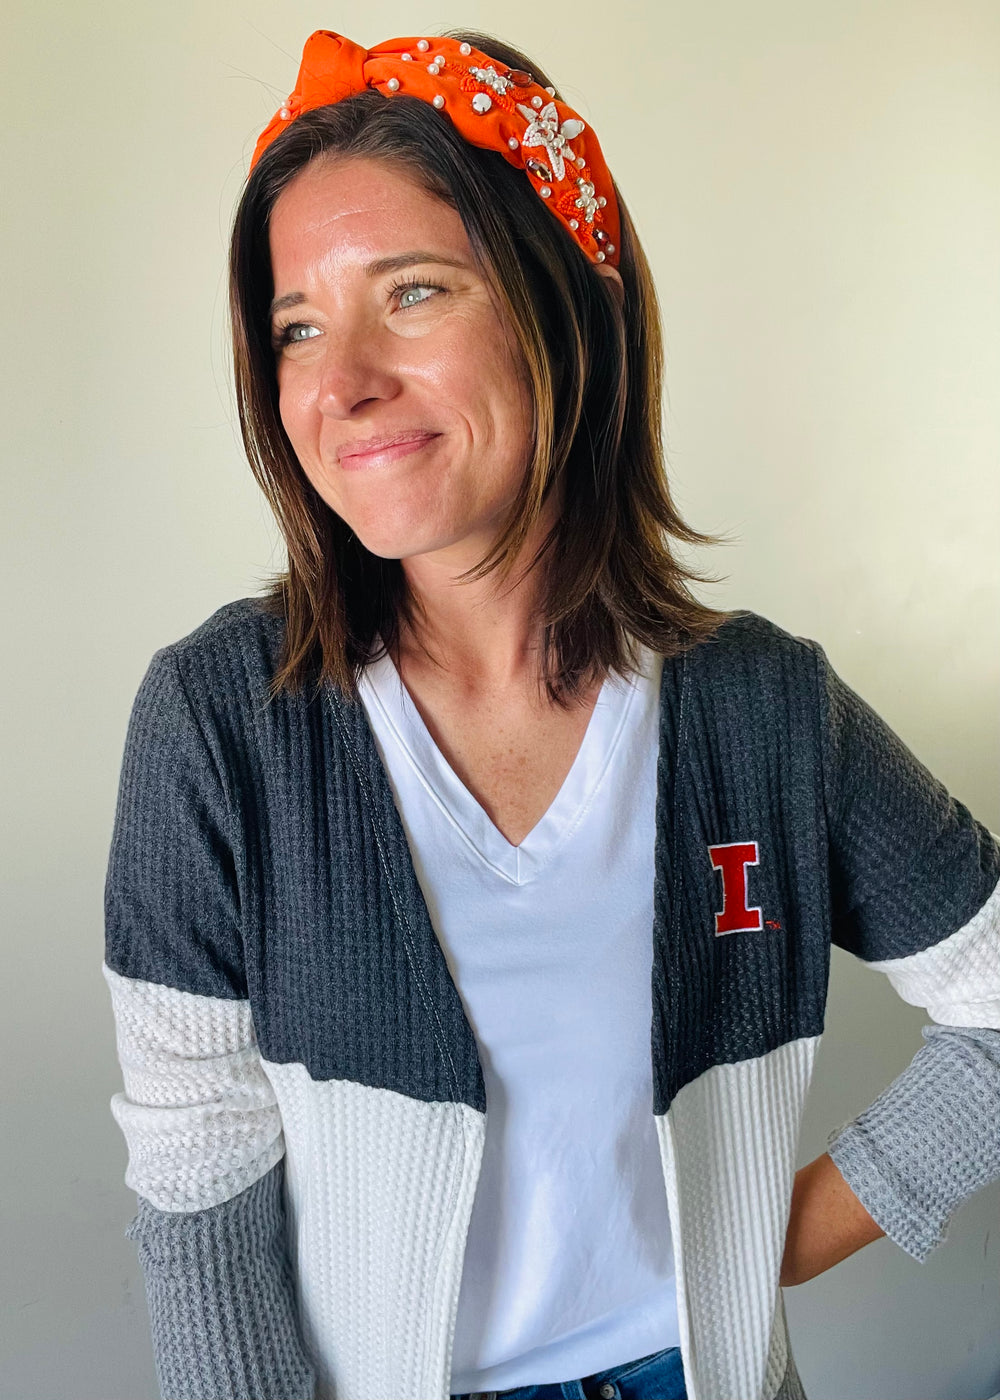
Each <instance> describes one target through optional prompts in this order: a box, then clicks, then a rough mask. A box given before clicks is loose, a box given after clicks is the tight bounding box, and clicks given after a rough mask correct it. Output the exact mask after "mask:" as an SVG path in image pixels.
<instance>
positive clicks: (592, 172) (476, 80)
mask: <svg viewBox="0 0 1000 1400" xmlns="http://www.w3.org/2000/svg"><path fill="white" fill-rule="evenodd" d="M366 88H377V90H378V91H379V92H381V93H384V94H385V96H386V97H392V96H393V95H394V94H395V93H406V94H407V95H408V96H410V97H419V98H421V99H422V100H423V101H424V102H429V103H430V105H431V106H432V107H436V108H437V109H438V111H442V112H444V113H445V114H446V115H447V116H448V117H450V118H451V120H452V122H453V123H454V125H455V126H456V127H457V128H458V130H459V132H460V133H461V134H462V136H464V137H465V139H466V140H467V141H469V142H470V143H471V144H472V145H473V146H482V147H483V148H484V149H486V150H490V151H499V152H500V154H501V155H502V156H503V157H504V158H505V159H506V160H508V161H509V162H510V164H511V165H514V166H517V168H518V169H520V170H524V171H525V173H526V174H527V175H528V178H529V179H530V181H531V184H532V186H533V188H534V189H535V191H536V192H537V193H538V195H539V196H540V197H541V198H542V199H543V200H544V201H545V203H546V205H547V207H548V208H549V209H550V210H551V211H552V213H553V214H554V215H555V216H556V218H557V219H558V220H559V222H560V223H561V224H562V225H563V227H564V228H565V229H566V230H567V232H568V233H569V234H570V235H571V236H572V237H573V239H574V240H575V241H576V243H577V244H578V245H579V247H580V248H581V249H582V250H583V252H584V253H585V254H586V255H587V257H588V258H590V260H591V261H592V262H599V263H600V262H604V261H607V262H609V263H617V261H618V245H619V241H620V239H619V223H618V202H617V200H616V199H615V192H614V186H613V185H612V183H611V175H610V173H609V171H608V167H607V165H606V164H605V162H604V156H603V155H602V154H601V147H600V144H599V143H598V140H597V137H596V136H595V135H594V133H593V131H591V130H590V128H589V127H587V126H586V125H585V123H584V122H582V121H581V120H580V118H579V117H578V116H577V114H576V112H574V111H573V109H572V107H567V106H566V104H565V102H559V101H557V100H556V98H555V95H554V92H553V89H552V88H543V87H539V85H538V84H537V83H536V82H535V80H534V78H533V77H532V76H531V74H530V73H524V72H521V71H519V70H518V69H516V68H513V69H512V68H507V67H505V65H504V64H502V63H500V64H498V63H497V62H496V61H495V60H494V59H491V58H490V57H488V55H486V54H484V53H480V52H479V51H478V50H477V49H474V48H472V46H471V45H470V44H460V43H458V42H457V41H456V40H454V39H388V40H387V41H386V42H385V43H384V44H376V46H375V47H374V48H373V49H363V48H361V47H360V45H358V44H354V43H352V42H351V40H350V39H345V38H344V37H343V35H341V34H334V33H333V32H332V31H330V30H328V29H318V30H317V31H316V33H315V34H312V35H310V37H309V38H308V39H307V40H306V46H305V48H304V49H303V51H302V63H301V65H300V67H299V76H298V78H297V80H296V83H295V91H294V92H293V93H292V94H291V96H290V97H289V99H288V101H287V102H286V103H284V104H283V106H282V107H281V108H280V109H279V110H278V111H277V112H276V113H275V114H274V116H273V117H272V118H271V120H270V121H269V122H268V124H267V126H266V127H265V128H264V130H263V131H262V132H261V134H260V136H259V138H258V140H257V145H256V147H255V149H254V153H253V158H252V160H251V161H250V169H251V170H253V168H254V166H255V165H256V164H257V161H258V160H259V159H260V157H261V155H262V153H263V152H264V151H265V150H266V149H267V147H268V146H269V145H270V144H271V142H272V141H274V140H275V138H276V137H278V136H280V135H281V133H282V132H283V131H286V130H287V129H288V126H289V124H290V123H291V122H293V121H294V120H295V118H296V117H300V116H301V115H302V114H303V112H310V111H312V110H313V109H314V108H316V107H325V106H328V105H329V104H330V103H332V102H341V101H342V100H343V99H344V98H345V97H351V96H353V95H354V93H356V92H364V90H365V89H366Z"/></svg>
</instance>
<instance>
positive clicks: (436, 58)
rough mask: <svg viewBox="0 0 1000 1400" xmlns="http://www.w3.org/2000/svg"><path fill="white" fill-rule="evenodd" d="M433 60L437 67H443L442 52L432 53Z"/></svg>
mask: <svg viewBox="0 0 1000 1400" xmlns="http://www.w3.org/2000/svg"><path fill="white" fill-rule="evenodd" d="M434 62H435V63H436V64H438V66H439V67H441V68H443V67H444V54H443V53H436V54H435V55H434Z"/></svg>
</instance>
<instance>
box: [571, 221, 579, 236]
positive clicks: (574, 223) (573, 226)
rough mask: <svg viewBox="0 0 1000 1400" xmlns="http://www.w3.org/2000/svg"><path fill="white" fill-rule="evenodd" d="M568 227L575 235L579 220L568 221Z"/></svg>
mask: <svg viewBox="0 0 1000 1400" xmlns="http://www.w3.org/2000/svg"><path fill="white" fill-rule="evenodd" d="M569 226H570V228H571V229H572V230H573V232H574V233H576V231H577V229H578V228H579V227H580V220H579V219H570V221H569Z"/></svg>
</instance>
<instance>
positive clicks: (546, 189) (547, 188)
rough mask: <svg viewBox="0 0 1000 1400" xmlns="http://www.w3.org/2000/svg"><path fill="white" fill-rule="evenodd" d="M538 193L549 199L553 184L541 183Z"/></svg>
mask: <svg viewBox="0 0 1000 1400" xmlns="http://www.w3.org/2000/svg"><path fill="white" fill-rule="evenodd" d="M538 193H539V194H540V195H541V196H542V198H543V199H548V197H549V195H550V194H551V193H552V186H551V185H539V187H538Z"/></svg>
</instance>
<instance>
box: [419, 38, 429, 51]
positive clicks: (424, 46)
mask: <svg viewBox="0 0 1000 1400" xmlns="http://www.w3.org/2000/svg"><path fill="white" fill-rule="evenodd" d="M417 48H418V49H419V50H420V52H421V53H426V52H427V50H428V49H429V48H430V44H429V43H428V42H427V40H426V39H418V40H417Z"/></svg>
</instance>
